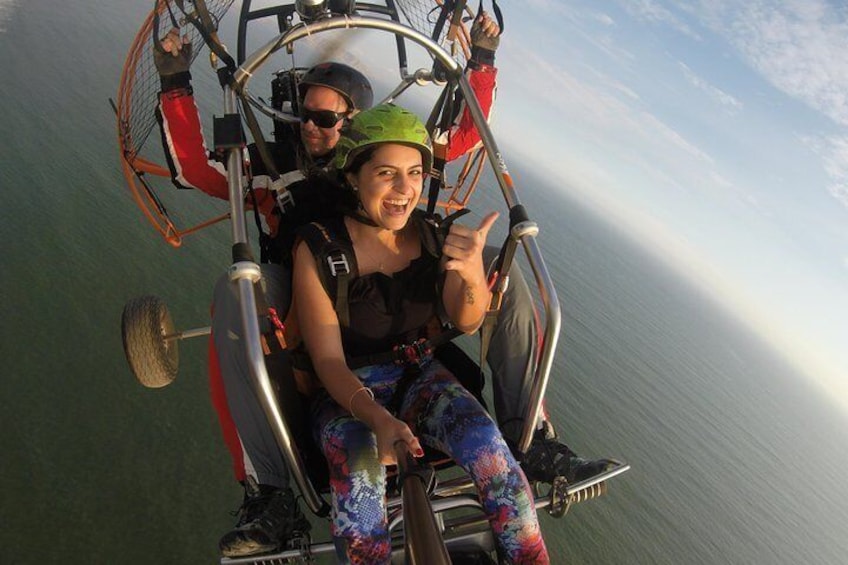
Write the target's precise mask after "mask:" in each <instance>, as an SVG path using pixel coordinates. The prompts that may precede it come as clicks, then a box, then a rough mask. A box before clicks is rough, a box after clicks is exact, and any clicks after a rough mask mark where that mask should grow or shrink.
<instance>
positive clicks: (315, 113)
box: [300, 108, 346, 128]
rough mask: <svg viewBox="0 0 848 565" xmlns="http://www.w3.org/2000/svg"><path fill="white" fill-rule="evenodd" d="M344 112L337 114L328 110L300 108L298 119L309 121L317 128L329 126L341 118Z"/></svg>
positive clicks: (303, 121) (304, 121) (343, 116)
mask: <svg viewBox="0 0 848 565" xmlns="http://www.w3.org/2000/svg"><path fill="white" fill-rule="evenodd" d="M345 116H346V114H339V113H337V112H332V111H330V110H310V109H309V108H301V110H300V121H301V122H302V123H304V124H305V123H306V122H309V121H311V122H312V123H313V124H315V125H316V126H318V127H319V128H331V127H333V126H335V125H336V124H337V123H339V120H343V119H344V118H345Z"/></svg>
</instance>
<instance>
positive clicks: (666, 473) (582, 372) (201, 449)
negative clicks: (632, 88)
mask: <svg viewBox="0 0 848 565" xmlns="http://www.w3.org/2000/svg"><path fill="white" fill-rule="evenodd" d="M151 4H152V3H151V2H146V1H145V2H142V1H135V0H109V1H107V0H89V1H87V2H55V1H50V0H26V1H24V0H20V1H15V0H12V1H10V0H0V54H2V56H0V76H2V79H0V93H2V96H1V97H0V100H2V108H0V140H1V141H0V144H2V145H0V146H2V151H0V250H2V262H3V267H2V270H1V271H0V360H2V363H3V367H4V368H3V370H2V372H1V373H0V374H2V389H1V390H2V393H0V394H2V409H1V410H0V430H1V431H2V433H0V454H2V464H0V562H2V563H4V564H10V565H12V564H15V565H17V564H30V563H32V564H34V563H85V564H89V563H98V564H101V563H102V564H142V563H144V564H148V563H157V564H195V563H197V564H201V563H214V562H216V555H217V554H216V543H217V539H218V537H219V536H220V535H221V534H222V533H223V532H224V531H226V530H227V529H228V528H229V527H230V526H231V525H232V523H233V520H234V518H233V517H232V516H231V515H230V511H232V510H235V509H236V508H237V506H238V504H239V502H240V496H241V495H240V488H239V487H238V485H237V484H235V482H234V481H233V480H232V479H231V470H230V465H229V459H228V456H227V453H226V451H225V449H224V447H223V444H222V443H221V441H220V433H219V431H218V428H217V421H216V417H215V415H214V413H213V411H212V409H211V407H210V404H209V402H208V393H207V386H206V377H205V364H206V344H205V340H204V339H202V338H201V339H196V340H193V341H186V342H183V343H182V344H181V345H180V348H181V349H180V376H179V378H178V379H177V381H176V382H175V383H174V384H172V385H171V386H170V387H168V388H165V389H159V390H148V389H144V388H142V387H141V386H140V385H139V384H137V383H136V382H135V380H134V378H133V376H132V374H131V373H130V371H129V369H128V367H127V364H126V362H125V360H124V356H123V351H122V347H121V337H120V316H121V310H122V308H123V305H124V303H125V302H126V301H127V300H128V299H130V298H132V297H135V296H139V295H143V294H156V295H159V296H161V297H162V298H163V299H165V300H166V301H167V303H168V304H169V307H170V309H171V312H172V314H173V317H174V318H175V320H176V323H177V325H178V326H179V327H180V328H181V329H188V328H193V327H200V326H205V325H207V323H208V303H209V297H210V294H211V289H212V284H213V282H214V280H215V278H216V277H217V276H218V274H219V273H220V272H222V270H223V269H224V268H226V266H227V265H228V263H229V251H228V243H227V242H228V237H229V235H228V232H227V229H226V227H225V226H223V225H222V226H218V227H215V228H211V229H209V230H207V231H205V232H202V233H201V234H198V235H197V236H193V237H192V239H191V240H190V241H189V242H187V243H186V244H185V245H184V246H183V247H181V248H179V249H172V248H170V247H169V246H168V245H166V244H165V243H164V242H163V241H162V240H161V239H159V238H158V237H157V236H156V234H155V233H154V232H153V230H152V228H151V227H150V226H149V225H148V224H147V223H146V221H145V220H144V219H143V217H142V215H141V214H140V213H139V212H138V210H137V209H136V208H135V206H134V204H133V202H132V200H131V198H130V195H129V193H128V191H127V189H126V186H125V184H124V181H123V179H122V176H121V172H120V162H119V155H118V152H117V145H116V131H115V119H114V115H113V113H112V110H111V108H110V105H109V103H108V99H109V98H110V97H114V96H115V94H116V91H117V85H118V80H119V77H120V73H121V68H122V64H123V60H124V56H125V53H126V51H127V49H128V46H129V44H130V41H131V39H132V37H133V35H134V33H135V30H136V29H137V28H138V27H139V25H140V23H141V21H142V19H143V17H144V15H145V13H146V12H147V11H148V10H149V9H150V7H151ZM210 99H212V100H215V97H214V96H210ZM501 111H507V110H506V109H501ZM501 148H502V149H504V151H505V155H506V158H507V162H508V163H509V162H510V161H509V152H508V149H509V146H508V145H505V144H504V143H503V142H501ZM510 169H511V172H512V173H513V175H514V177H515V179H516V182H517V184H518V186H519V190H520V192H519V194H520V196H521V198H522V202H524V203H525V204H526V205H527V207H528V209H529V211H530V214H531V216H533V217H534V219H536V220H537V221H538V222H539V224H540V226H541V227H542V232H541V234H540V237H539V241H540V243H541V245H542V248H543V250H544V252H545V257H546V262H547V266H548V268H549V270H550V271H551V273H552V275H553V277H554V279H555V282H556V286H557V290H558V295H559V299H560V303H561V306H562V312H563V333H562V337H561V339H560V344H559V349H558V353H559V355H558V357H557V363H556V366H555V368H554V372H553V377H552V378H553V381H552V383H551V385H550V387H549V393H548V406H549V408H550V409H551V411H552V413H553V420H554V422H555V423H556V424H557V427H558V429H559V430H560V433H561V434H562V435H563V436H564V437H565V439H566V440H567V441H568V443H569V444H570V445H571V446H572V447H573V448H574V449H575V450H576V451H577V452H579V453H581V454H583V455H586V456H615V457H619V458H621V459H624V460H626V461H628V462H629V463H630V464H631V465H632V467H633V468H632V470H631V471H629V472H628V473H626V474H625V475H623V476H622V477H620V478H618V479H615V480H614V481H613V482H612V484H611V485H610V492H609V494H608V495H607V496H605V497H602V498H600V499H597V500H592V501H589V502H587V503H585V504H579V505H576V506H575V507H573V508H572V509H571V511H570V512H569V513H568V515H566V516H565V517H564V518H563V519H559V520H554V519H553V518H550V517H549V516H546V515H544V516H542V523H543V528H544V531H545V534H546V539H547V542H548V545H549V548H550V549H551V554H552V555H553V556H554V562H555V563H574V564H724V563H728V564H756V565H771V564H799V563H803V564H827V565H838V564H844V563H848V510H846V507H847V506H846V504H845V501H846V500H848V486H846V481H845V480H844V472H845V470H846V469H848V455H846V447H845V446H846V445H848V425H846V424H848V419H846V415H845V414H844V413H839V412H837V411H836V409H835V408H833V404H832V403H830V402H829V401H828V399H826V398H823V397H821V396H820V395H819V393H818V392H817V391H816V390H815V389H813V388H812V387H810V386H809V385H808V384H807V381H806V380H805V378H804V377H803V376H801V375H798V374H797V373H796V372H794V370H793V369H791V368H790V367H789V366H788V365H787V364H786V363H785V362H784V361H783V360H782V358H781V357H780V355H779V352H774V351H771V350H769V349H768V347H767V346H765V345H764V344H763V342H762V341H761V340H760V339H759V338H758V337H757V335H756V334H755V333H754V332H753V331H751V330H750V329H748V328H746V327H745V326H744V325H743V324H740V323H739V322H738V321H737V320H736V318H735V317H734V316H733V315H732V314H730V313H726V312H725V311H724V309H723V307H722V306H721V305H719V304H717V303H715V302H713V301H712V300H711V299H709V298H707V297H705V296H702V295H700V294H698V292H697V291H695V290H693V288H691V287H690V286H689V283H687V282H685V281H684V280H682V279H681V278H679V277H678V275H676V274H675V272H674V271H673V270H671V269H669V268H668V267H667V266H665V264H664V263H663V261H662V260H661V258H658V257H656V256H655V255H654V254H653V253H652V251H651V250H649V249H645V248H643V247H642V246H641V245H640V243H639V242H636V241H632V240H630V239H629V238H628V237H627V236H626V235H625V234H622V233H621V232H619V231H618V230H617V229H616V227H615V226H611V225H609V224H608V223H607V222H606V221H605V219H604V218H602V217H598V216H596V215H594V213H592V212H590V211H588V210H587V209H585V208H584V207H583V206H581V204H580V203H579V202H576V201H573V200H570V199H569V198H568V197H567V196H566V193H565V192H564V191H562V190H560V187H558V186H557V183H556V179H543V178H535V177H533V176H532V174H531V173H530V172H528V171H524V170H522V168H521V166H520V164H511V166H510ZM172 192H173V191H172ZM175 198H176V200H174V202H176V203H178V204H182V206H183V208H187V207H188V208H191V209H192V210H198V209H200V210H201V211H206V210H207V208H208V209H209V210H212V209H213V206H212V204H211V203H209V202H207V201H206V199H204V198H202V197H200V198H198V197H197V195H192V194H188V193H182V194H180V195H176V196H175ZM475 198H476V199H477V200H476V201H475V208H477V209H478V210H480V212H481V213H482V211H484V210H485V209H487V208H488V207H489V206H490V205H491V204H492V202H493V200H492V199H491V198H489V197H485V196H483V195H482V194H481V195H480V196H478V197H475ZM179 199H182V200H179ZM175 206H177V204H175ZM501 223H504V222H503V220H501Z"/></svg>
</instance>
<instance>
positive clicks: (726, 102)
mask: <svg viewBox="0 0 848 565" xmlns="http://www.w3.org/2000/svg"><path fill="white" fill-rule="evenodd" d="M678 64H679V65H680V68H681V69H682V70H683V76H684V77H685V78H686V80H687V82H689V84H691V85H692V86H694V87H695V88H697V89H699V90H702V91H704V92H706V93H707V95H708V96H709V97H710V98H712V99H713V100H716V101H717V102H718V103H719V104H721V105H722V106H726V107H728V108H729V109H730V110H731V111H733V112H735V111H737V110H741V109H742V102H740V101H739V100H737V99H736V98H734V97H733V96H731V95H730V94H728V93H726V92H724V91H723V90H721V89H720V88H717V87H715V86H713V85H711V84H709V83H708V82H707V81H705V80H704V79H702V78H701V77H699V76H698V75H696V74H695V73H694V71H692V69H690V68H689V67H688V66H687V65H686V64H685V63H682V62H678Z"/></svg>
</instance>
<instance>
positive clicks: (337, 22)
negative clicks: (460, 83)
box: [233, 16, 491, 137]
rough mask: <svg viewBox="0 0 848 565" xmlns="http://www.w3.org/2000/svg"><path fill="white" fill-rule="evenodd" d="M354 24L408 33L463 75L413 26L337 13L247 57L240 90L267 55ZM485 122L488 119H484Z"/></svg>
mask: <svg viewBox="0 0 848 565" xmlns="http://www.w3.org/2000/svg"><path fill="white" fill-rule="evenodd" d="M352 28H363V29H376V30H382V31H387V32H390V33H394V34H396V35H399V36H402V37H405V38H407V39H409V40H411V41H413V42H415V43H418V44H419V45H421V46H422V47H424V48H425V49H427V51H429V52H430V54H431V55H432V56H433V57H434V58H436V59H437V60H439V61H440V62H441V63H442V64H443V65H444V66H445V69H446V70H447V71H448V73H449V75H452V76H455V77H460V76H461V75H462V67H460V65H459V63H458V62H456V61H455V60H454V59H453V58H452V57H451V56H450V54H448V53H447V52H446V51H445V50H444V49H442V48H441V46H440V45H439V44H438V43H436V42H435V41H433V40H432V39H430V38H429V37H427V36H425V35H423V34H421V33H419V32H418V31H416V30H414V29H411V28H409V27H407V26H405V25H403V24H401V23H398V22H395V21H392V20H379V19H373V18H366V17H361V16H357V17H348V16H335V17H332V18H327V19H322V20H319V21H317V22H314V23H311V24H308V25H304V24H300V25H296V26H294V27H292V28H291V29H290V30H288V31H286V32H283V33H282V34H280V35H279V36H277V37H276V38H274V39H272V40H271V41H269V42H268V43H266V44H265V45H263V46H262V47H260V48H259V49H257V50H256V51H254V52H253V54H251V55H250V56H249V57H247V58H246V59H245V61H244V63H242V65H241V66H240V67H239V68H238V69H236V72H235V73H234V77H233V78H234V81H235V83H236V85H237V87H238V88H239V89H240V90H241V89H243V88H244V87H245V86H246V85H247V83H248V81H249V80H250V77H251V76H253V73H254V72H256V70H257V69H258V68H259V67H260V66H261V65H262V64H263V63H264V62H265V61H266V60H267V59H268V57H270V56H271V55H272V54H274V53H275V52H276V51H278V50H280V49H282V48H283V47H287V46H288V45H291V44H292V43H294V42H295V41H297V40H299V39H303V38H305V37H307V36H309V35H312V34H316V33H321V32H324V31H330V30H335V29H352ZM466 84H467V81H466ZM469 88H470V87H469ZM478 109H479V106H478ZM483 122H484V123H485V120H483ZM475 123H476V120H475ZM490 137H491V135H490Z"/></svg>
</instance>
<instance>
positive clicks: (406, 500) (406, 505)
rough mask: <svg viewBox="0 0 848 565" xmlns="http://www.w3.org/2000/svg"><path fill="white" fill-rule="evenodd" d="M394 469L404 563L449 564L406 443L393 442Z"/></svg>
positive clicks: (432, 513) (443, 541) (442, 540)
mask: <svg viewBox="0 0 848 565" xmlns="http://www.w3.org/2000/svg"><path fill="white" fill-rule="evenodd" d="M395 454H396V455H397V460H398V470H399V471H400V475H401V477H402V478H403V483H402V484H401V496H402V498H403V524H404V526H403V533H404V546H405V548H406V562H407V563H408V564H409V565H449V564H450V562H451V560H450V556H449V555H448V548H447V547H446V546H445V540H444V539H443V538H442V531H441V528H439V525H438V523H437V521H436V516H435V514H434V512H433V508H432V507H431V506H430V499H429V497H428V496H427V489H426V487H425V485H424V480H423V479H422V477H421V476H420V475H418V474H417V473H416V472H415V468H416V467H417V466H418V465H417V463H415V460H414V459H413V458H412V455H411V454H410V453H409V448H408V447H407V445H406V443H404V442H402V441H399V442H397V443H395Z"/></svg>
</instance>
